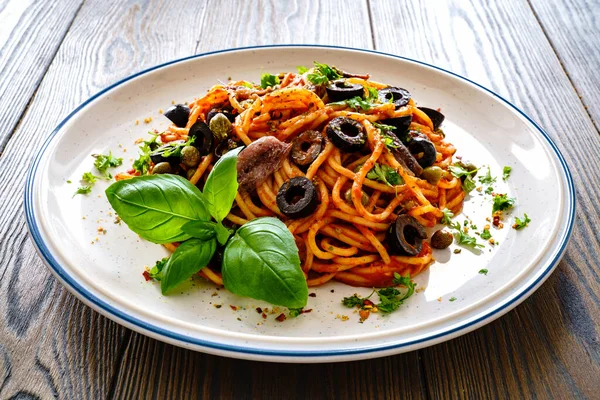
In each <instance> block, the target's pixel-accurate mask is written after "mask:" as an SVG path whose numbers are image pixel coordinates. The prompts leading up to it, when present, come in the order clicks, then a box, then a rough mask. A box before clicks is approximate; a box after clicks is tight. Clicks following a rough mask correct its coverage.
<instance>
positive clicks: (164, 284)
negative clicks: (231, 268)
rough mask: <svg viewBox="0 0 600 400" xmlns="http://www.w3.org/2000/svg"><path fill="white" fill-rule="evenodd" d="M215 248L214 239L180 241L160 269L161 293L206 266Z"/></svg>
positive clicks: (164, 292) (215, 242)
mask: <svg viewBox="0 0 600 400" xmlns="http://www.w3.org/2000/svg"><path fill="white" fill-rule="evenodd" d="M216 249H217V241H216V240H215V239H211V240H208V241H202V240H200V239H190V240H187V241H185V242H183V243H181V244H180V245H179V247H177V250H175V252H174V253H173V254H172V255H171V258H169V261H168V262H167V265H165V267H164V269H163V270H162V278H161V281H160V291H161V292H162V294H166V293H167V292H169V291H170V290H172V289H174V288H175V287H177V286H178V285H179V284H180V283H182V282H184V281H186V280H188V279H189V278H190V277H191V276H192V275H194V274H195V273H197V272H198V271H200V270H201V269H202V268H204V267H206V265H207V264H208V262H209V261H210V259H211V258H212V256H213V254H214V253H215V250H216Z"/></svg>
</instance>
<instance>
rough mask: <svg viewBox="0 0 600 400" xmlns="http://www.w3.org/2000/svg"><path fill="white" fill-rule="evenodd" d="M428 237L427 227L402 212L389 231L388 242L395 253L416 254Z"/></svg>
mask: <svg viewBox="0 0 600 400" xmlns="http://www.w3.org/2000/svg"><path fill="white" fill-rule="evenodd" d="M423 239H427V232H425V228H424V227H423V225H421V224H420V223H419V222H418V221H417V220H416V219H414V218H413V217H411V216H410V215H406V214H401V215H398V218H396V222H394V223H393V224H392V226H391V227H390V230H389V231H388V233H387V238H386V240H387V244H388V246H389V248H390V251H391V252H392V253H393V254H402V255H409V256H416V255H417V254H419V253H420V252H421V249H422V248H423Z"/></svg>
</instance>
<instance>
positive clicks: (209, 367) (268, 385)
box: [115, 334, 422, 399]
mask: <svg viewBox="0 0 600 400" xmlns="http://www.w3.org/2000/svg"><path fill="white" fill-rule="evenodd" d="M123 363H124V365H123V368H122V370H121V373H120V375H119V380H118V382H117V385H116V387H117V391H116V392H115V397H116V398H122V399H132V398H136V399H142V398H155V399H156V398H158V399H180V398H209V399H284V398H285V399H319V398H332V399H405V398H407V399H410V398H421V395H422V393H421V392H420V390H419V387H420V386H421V385H420V382H421V376H420V369H419V362H418V359H417V357H416V353H410V354H406V355H403V356H398V357H387V358H382V359H378V360H369V361H364V362H352V363H338V364H331V363H328V364H312V365H304V364H278V363H260V362H255V361H245V360H234V359H229V358H223V357H216V356H210V355H206V354H202V353H196V352H192V351H189V350H184V349H181V348H178V347H174V346H171V345H167V344H164V343H160V342H157V341H155V340H152V339H150V338H148V337H145V336H141V335H137V334H134V335H133V336H132V340H131V345H130V346H129V347H128V348H127V352H126V353H125V357H124V359H123ZM407 382H410V385H407Z"/></svg>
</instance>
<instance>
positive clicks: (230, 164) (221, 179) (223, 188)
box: [203, 147, 243, 222]
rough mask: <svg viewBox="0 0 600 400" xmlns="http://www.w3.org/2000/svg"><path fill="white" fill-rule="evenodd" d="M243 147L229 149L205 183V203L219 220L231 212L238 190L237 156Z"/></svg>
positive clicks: (211, 213)
mask: <svg viewBox="0 0 600 400" xmlns="http://www.w3.org/2000/svg"><path fill="white" fill-rule="evenodd" d="M242 149H243V147H239V148H237V149H234V150H231V151H228V152H227V153H225V155H224V156H223V157H221V159H220V160H219V161H217V163H216V164H215V166H214V168H213V169H212V171H210V174H208V178H207V179H206V184H205V185H204V196H203V197H204V203H205V204H206V208H207V210H208V212H209V213H210V215H212V217H213V218H214V219H215V220H217V222H221V221H223V218H225V217H226V216H227V214H229V210H231V206H232V205H233V201H234V200H235V195H236V194H237V190H238V182H237V167H236V164H237V158H238V154H239V152H240V151H241V150H242Z"/></svg>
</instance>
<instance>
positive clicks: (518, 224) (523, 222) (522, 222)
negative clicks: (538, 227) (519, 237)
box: [512, 214, 531, 230]
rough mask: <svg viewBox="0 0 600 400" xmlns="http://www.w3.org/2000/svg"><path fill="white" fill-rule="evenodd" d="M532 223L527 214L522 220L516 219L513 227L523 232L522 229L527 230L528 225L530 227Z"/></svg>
mask: <svg viewBox="0 0 600 400" xmlns="http://www.w3.org/2000/svg"><path fill="white" fill-rule="evenodd" d="M530 222H531V219H529V216H528V215H527V214H525V216H524V217H523V219H521V218H519V217H515V223H514V224H513V226H512V227H513V228H514V229H516V230H521V229H523V228H525V227H526V226H527V225H529V223H530Z"/></svg>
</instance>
